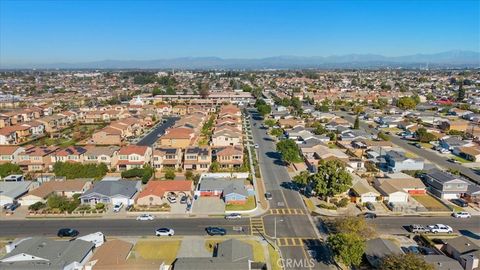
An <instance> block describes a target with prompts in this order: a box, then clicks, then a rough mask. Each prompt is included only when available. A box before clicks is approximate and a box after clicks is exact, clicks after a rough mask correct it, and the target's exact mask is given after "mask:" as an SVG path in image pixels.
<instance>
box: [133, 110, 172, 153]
mask: <svg viewBox="0 0 480 270" xmlns="http://www.w3.org/2000/svg"><path fill="white" fill-rule="evenodd" d="M164 119H166V120H165V122H164V123H161V124H159V125H158V126H157V127H156V128H155V129H153V130H152V131H151V132H150V133H149V134H148V135H146V136H145V137H143V139H141V140H140V141H139V142H137V145H143V146H151V145H152V144H154V143H155V142H156V141H157V140H158V135H159V134H164V133H165V130H167V129H168V128H169V127H171V126H173V125H174V124H175V122H176V121H177V120H178V118H177V117H165V118H164Z"/></svg>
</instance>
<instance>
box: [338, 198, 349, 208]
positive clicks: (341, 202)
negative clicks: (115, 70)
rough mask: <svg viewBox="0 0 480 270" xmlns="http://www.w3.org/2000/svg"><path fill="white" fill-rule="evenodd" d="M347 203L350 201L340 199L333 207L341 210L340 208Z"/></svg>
mask: <svg viewBox="0 0 480 270" xmlns="http://www.w3.org/2000/svg"><path fill="white" fill-rule="evenodd" d="M349 202H350V200H349V199H348V198H343V199H341V200H340V201H338V202H337V203H336V204H335V205H336V206H337V207H340V208H342V207H346V206H347V205H348V203H349Z"/></svg>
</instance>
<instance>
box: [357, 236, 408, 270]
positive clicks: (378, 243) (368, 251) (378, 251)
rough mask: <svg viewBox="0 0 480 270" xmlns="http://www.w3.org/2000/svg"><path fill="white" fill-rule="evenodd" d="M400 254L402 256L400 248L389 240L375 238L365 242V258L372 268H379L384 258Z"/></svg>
mask: <svg viewBox="0 0 480 270" xmlns="http://www.w3.org/2000/svg"><path fill="white" fill-rule="evenodd" d="M400 254H403V252H402V250H401V249H400V247H398V246H397V245H396V244H395V243H394V242H392V241H390V240H387V239H382V238H375V239H371V240H368V241H367V242H366V248H365V257H366V258H367V260H368V262H369V263H370V265H371V266H373V267H374V268H379V267H380V265H381V263H382V260H383V258H385V257H386V256H389V255H400Z"/></svg>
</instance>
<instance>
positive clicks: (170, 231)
mask: <svg viewBox="0 0 480 270" xmlns="http://www.w3.org/2000/svg"><path fill="white" fill-rule="evenodd" d="M173 235H175V231H174V230H173V229H170V228H160V229H156V230H155V236H173Z"/></svg>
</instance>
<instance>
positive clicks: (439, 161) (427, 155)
mask: <svg viewBox="0 0 480 270" xmlns="http://www.w3.org/2000/svg"><path fill="white" fill-rule="evenodd" d="M335 114H337V115H340V116H343V117H344V118H345V119H346V120H347V121H349V122H350V123H353V122H354V121H355V119H354V117H353V116H351V115H349V114H348V113H346V112H335ZM360 126H361V127H362V128H363V129H365V130H366V131H367V132H369V133H370V134H377V133H378V131H377V130H375V129H373V128H369V127H368V125H367V124H366V123H364V122H361V123H360ZM390 140H391V142H392V143H393V144H395V145H398V146H400V147H402V148H404V149H405V150H408V151H410V152H412V153H414V154H416V155H417V156H420V157H422V158H424V159H426V160H428V161H430V162H431V163H434V164H436V165H438V166H440V167H443V168H451V169H455V170H458V171H459V172H461V173H462V174H463V175H465V176H467V177H469V178H470V179H472V180H473V181H476V183H477V184H478V183H480V175H478V174H477V173H476V172H475V171H474V170H472V169H470V168H466V167H464V166H462V165H460V164H455V163H451V162H448V161H447V159H448V158H446V157H442V156H440V155H437V154H436V153H432V152H430V151H429V150H425V149H421V148H418V147H415V146H413V145H411V144H409V142H408V141H405V140H403V139H401V138H400V137H397V136H396V135H394V134H391V135H390Z"/></svg>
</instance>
